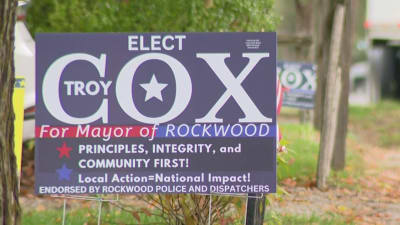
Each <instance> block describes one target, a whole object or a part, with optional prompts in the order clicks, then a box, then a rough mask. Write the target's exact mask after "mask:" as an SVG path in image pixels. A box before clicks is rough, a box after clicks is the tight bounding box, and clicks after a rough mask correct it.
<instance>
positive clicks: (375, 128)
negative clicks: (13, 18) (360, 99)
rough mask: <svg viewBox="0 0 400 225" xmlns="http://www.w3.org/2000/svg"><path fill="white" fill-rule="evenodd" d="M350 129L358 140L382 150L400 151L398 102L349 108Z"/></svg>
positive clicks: (399, 110) (391, 101) (388, 101)
mask: <svg viewBox="0 0 400 225" xmlns="http://www.w3.org/2000/svg"><path fill="white" fill-rule="evenodd" d="M349 120H350V129H351V130H353V131H354V132H357V133H359V134H360V137H359V138H360V140H359V141H364V142H368V143H370V144H374V145H378V146H380V147H383V148H388V147H389V148H397V149H400V148H399V146H400V101H395V100H383V101H381V102H380V103H378V104H376V105H373V106H368V107H360V106H351V107H350V112H349Z"/></svg>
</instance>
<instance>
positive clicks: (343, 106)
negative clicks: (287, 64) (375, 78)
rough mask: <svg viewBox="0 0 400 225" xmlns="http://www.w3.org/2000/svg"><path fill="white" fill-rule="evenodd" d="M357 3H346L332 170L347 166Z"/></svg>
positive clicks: (354, 1) (353, 0)
mask: <svg viewBox="0 0 400 225" xmlns="http://www.w3.org/2000/svg"><path fill="white" fill-rule="evenodd" d="M356 1H357V0H351V1H346V3H345V4H346V22H345V28H344V29H345V31H344V33H343V38H342V40H343V43H342V52H341V62H340V64H341V68H342V79H341V81H342V92H341V96H340V103H339V118H338V121H339V123H338V125H337V132H336V138H335V147H334V153H333V158H332V169H334V170H343V169H344V168H345V166H346V136H347V123H348V111H349V109H348V106H349V89H350V66H351V60H352V57H351V56H352V46H353V43H354V38H353V36H354V35H353V34H354V30H355V28H354V26H353V25H354V20H355V15H356V13H355V12H354V10H356V7H355V6H356V5H355V4H356Z"/></svg>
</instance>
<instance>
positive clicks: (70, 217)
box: [22, 208, 165, 225]
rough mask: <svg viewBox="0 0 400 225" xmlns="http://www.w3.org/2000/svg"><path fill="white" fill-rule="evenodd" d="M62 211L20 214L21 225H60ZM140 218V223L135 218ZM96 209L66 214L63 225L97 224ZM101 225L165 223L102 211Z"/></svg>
mask: <svg viewBox="0 0 400 225" xmlns="http://www.w3.org/2000/svg"><path fill="white" fill-rule="evenodd" d="M62 216H63V212H62V209H60V210H44V211H39V212H38V211H29V212H24V213H23V214H22V225H42V224H43V225H60V224H62ZM135 216H136V217H137V216H139V217H140V222H139V221H138V220H137V219H136V217H135ZM97 219H98V214H97V209H89V208H79V209H74V210H72V211H67V212H66V218H65V225H95V224H97ZM101 224H102V225H114V224H157V225H163V224H165V223H163V222H162V220H161V219H160V218H158V217H156V216H148V215H146V214H143V213H139V214H136V215H134V214H133V213H131V212H126V211H122V210H119V209H115V208H113V209H103V210H102V216H101Z"/></svg>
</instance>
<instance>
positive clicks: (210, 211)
mask: <svg viewBox="0 0 400 225" xmlns="http://www.w3.org/2000/svg"><path fill="white" fill-rule="evenodd" d="M211 215H212V195H210V207H209V208H208V225H211Z"/></svg>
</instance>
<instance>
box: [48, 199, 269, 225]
mask: <svg viewBox="0 0 400 225" xmlns="http://www.w3.org/2000/svg"><path fill="white" fill-rule="evenodd" d="M199 195H206V196H209V197H210V201H209V209H208V225H211V219H212V196H213V195H219V196H231V197H238V198H246V211H245V217H244V225H246V224H247V217H248V213H251V212H249V211H248V207H249V200H250V199H251V200H253V201H254V200H262V199H263V198H264V197H265V196H264V194H261V195H260V196H258V195H254V194H232V193H230V194H228V193H210V194H199ZM52 197H54V198H63V199H64V203H63V216H62V225H65V221H66V211H67V199H76V200H87V201H97V202H98V216H97V225H101V214H102V208H103V202H118V201H119V194H117V195H116V199H103V198H101V197H100V198H99V197H88V196H74V195H62V196H52ZM262 202H263V204H264V206H263V207H265V202H264V201H262ZM263 212H264V211H263ZM261 216H262V218H263V215H261Z"/></svg>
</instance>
